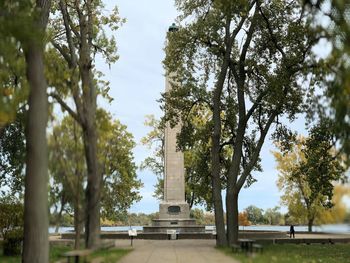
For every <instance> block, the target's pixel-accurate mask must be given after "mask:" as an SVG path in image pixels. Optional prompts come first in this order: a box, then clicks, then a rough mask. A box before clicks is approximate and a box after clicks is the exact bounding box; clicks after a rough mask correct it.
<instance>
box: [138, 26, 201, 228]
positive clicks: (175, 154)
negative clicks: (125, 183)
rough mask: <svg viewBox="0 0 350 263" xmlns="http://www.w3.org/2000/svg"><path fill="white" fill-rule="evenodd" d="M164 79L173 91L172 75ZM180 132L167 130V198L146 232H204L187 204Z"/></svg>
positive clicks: (165, 190)
mask: <svg viewBox="0 0 350 263" xmlns="http://www.w3.org/2000/svg"><path fill="white" fill-rule="evenodd" d="M177 30H178V29H177V27H176V26H175V24H173V25H172V26H170V27H169V32H173V31H177ZM172 74H174V73H170V74H167V76H166V79H165V91H166V92H169V91H170V90H171V88H172V87H171V76H172ZM180 131H181V124H180V123H178V124H177V125H175V127H173V128H172V127H170V123H167V124H166V127H165V130H164V132H165V149H164V161H165V164H164V165H165V169H164V170H165V175H164V199H163V201H162V202H161V203H160V204H159V219H154V220H153V222H152V226H144V227H143V231H144V232H166V231H167V230H169V229H173V230H174V229H175V230H177V231H179V232H204V226H198V225H196V222H195V220H194V219H191V218H190V209H189V205H188V204H187V203H186V201H185V167H184V155H183V153H182V152H181V151H179V150H177V135H178V134H179V132H180Z"/></svg>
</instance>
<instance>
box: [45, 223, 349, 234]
mask: <svg viewBox="0 0 350 263" xmlns="http://www.w3.org/2000/svg"><path fill="white" fill-rule="evenodd" d="M131 228H133V229H136V230H138V231H142V230H143V227H142V226H131ZM213 228H214V226H205V230H206V231H212V230H213ZM129 229H130V226H111V227H101V231H106V232H108V231H113V232H114V231H116V232H125V231H128V230H129ZM239 229H240V230H260V231H264V230H265V231H285V232H287V231H289V226H266V225H261V226H259V225H258V226H245V227H243V226H240V227H239ZM294 229H295V231H296V232H304V231H305V232H306V231H307V226H295V227H294ZM72 231H74V228H73V227H60V228H59V231H58V232H59V233H67V232H72ZM313 231H314V232H326V233H346V234H350V224H337V225H320V226H314V227H313ZM54 232H55V227H50V228H49V233H54Z"/></svg>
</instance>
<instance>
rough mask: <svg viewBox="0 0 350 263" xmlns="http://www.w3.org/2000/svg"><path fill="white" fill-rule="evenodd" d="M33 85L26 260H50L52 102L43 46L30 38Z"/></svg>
mask: <svg viewBox="0 0 350 263" xmlns="http://www.w3.org/2000/svg"><path fill="white" fill-rule="evenodd" d="M25 59H26V63H27V78H28V82H29V86H30V91H29V100H28V104H29V110H28V119H27V126H26V145H27V148H26V177H25V194H24V242H23V262H28V263H37V262H40V263H44V262H48V261H49V244H48V229H49V218H48V163H47V141H46V126H47V119H48V102H47V94H46V88H47V84H46V79H45V76H44V64H43V46H41V45H40V44H38V43H36V42H34V41H30V43H29V45H28V46H27V48H26V49H25Z"/></svg>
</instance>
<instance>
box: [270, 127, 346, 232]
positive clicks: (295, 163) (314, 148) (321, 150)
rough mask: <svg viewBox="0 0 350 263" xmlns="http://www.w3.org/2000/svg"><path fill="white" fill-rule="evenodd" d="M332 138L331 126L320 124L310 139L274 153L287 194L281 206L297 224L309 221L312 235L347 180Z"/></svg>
mask: <svg viewBox="0 0 350 263" xmlns="http://www.w3.org/2000/svg"><path fill="white" fill-rule="evenodd" d="M333 137H334V136H333V134H332V133H331V129H330V127H329V123H320V124H319V125H317V126H315V127H313V128H312V129H311V130H310V133H309V136H308V137H307V138H303V137H299V138H298V139H297V140H296V142H295V145H293V146H291V148H289V149H287V150H285V151H283V147H280V150H282V151H281V152H274V156H275V158H276V161H277V163H278V166H277V169H278V170H279V172H280V173H279V178H278V183H277V185H278V187H279V189H280V190H282V191H283V192H284V193H283V195H282V197H281V201H282V204H284V205H286V206H288V209H289V214H290V215H291V216H292V217H293V218H294V220H296V223H300V222H305V221H306V222H307V223H308V226H309V231H312V225H313V223H314V221H315V220H316V219H317V218H318V217H320V215H321V213H322V212H323V211H324V210H325V209H330V208H332V207H333V205H334V204H333V202H332V197H333V191H334V184H335V183H336V182H341V181H344V180H345V179H346V177H345V173H344V172H345V166H344V162H343V160H342V156H341V155H339V154H338V152H337V151H336V150H335V149H334V144H333V141H332V139H333Z"/></svg>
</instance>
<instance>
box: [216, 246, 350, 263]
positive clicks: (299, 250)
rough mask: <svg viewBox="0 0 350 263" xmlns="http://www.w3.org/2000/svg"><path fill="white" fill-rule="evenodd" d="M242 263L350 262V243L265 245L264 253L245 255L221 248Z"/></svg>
mask: <svg viewBox="0 0 350 263" xmlns="http://www.w3.org/2000/svg"><path fill="white" fill-rule="evenodd" d="M220 250H222V251H223V252H224V253H226V254H228V255H230V256H232V257H233V258H235V259H237V260H239V261H240V262H241V263H273V262H276V263H277V262H278V263H350V244H336V245H321V244H313V245H298V244H284V245H265V246H264V251H263V253H262V254H254V255H250V256H249V255H248V256H247V255H245V254H244V253H232V252H231V249H229V248H220Z"/></svg>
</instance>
